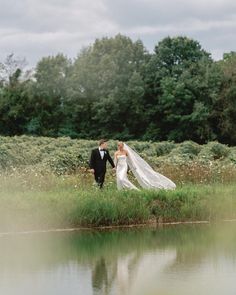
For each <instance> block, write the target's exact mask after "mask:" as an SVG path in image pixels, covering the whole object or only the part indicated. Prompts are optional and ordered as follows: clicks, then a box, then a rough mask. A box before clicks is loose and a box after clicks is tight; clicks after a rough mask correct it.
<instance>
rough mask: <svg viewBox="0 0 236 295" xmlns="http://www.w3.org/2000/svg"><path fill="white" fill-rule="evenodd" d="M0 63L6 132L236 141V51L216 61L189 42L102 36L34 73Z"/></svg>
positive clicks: (1, 120)
mask: <svg viewBox="0 0 236 295" xmlns="http://www.w3.org/2000/svg"><path fill="white" fill-rule="evenodd" d="M25 65H26V62H25V61H24V60H22V59H17V58H16V57H15V56H14V55H13V54H10V55H9V56H8V57H7V58H6V60H5V61H2V62H0V134H1V135H7V136H13V135H21V134H28V135H35V136H50V137H58V136H69V137H71V138H84V139H94V138H98V137H107V138H116V139H117V138H119V139H121V140H128V139H139V140H150V141H154V140H155V141H163V140H171V141H175V142H181V141H184V140H193V141H196V142H198V143H205V142H208V141H212V140H218V141H220V142H223V143H227V144H230V145H234V144H236V52H230V53H226V54H224V56H223V58H222V60H220V61H214V60H213V59H212V57H211V54H210V53H208V52H207V51H205V50H204V49H203V48H202V46H201V44H200V43H199V42H198V41H196V40H193V39H190V38H188V37H183V36H178V37H174V38H171V37H166V38H164V39H163V40H161V41H160V42H159V43H157V45H156V46H155V48H154V51H153V52H148V51H147V50H146V48H145V47H144V45H143V43H142V41H141V40H137V41H132V39H131V38H129V37H127V36H123V35H120V34H119V35H117V36H115V37H112V38H102V39H97V40H95V42H94V43H93V44H92V45H90V46H88V47H86V48H83V49H82V50H81V51H80V52H79V54H78V55H77V57H76V58H75V59H73V60H72V59H69V58H67V57H66V56H65V55H63V54H58V55H55V56H48V57H43V58H42V59H41V60H39V62H38V63H37V65H36V67H35V68H34V69H32V70H26V67H25Z"/></svg>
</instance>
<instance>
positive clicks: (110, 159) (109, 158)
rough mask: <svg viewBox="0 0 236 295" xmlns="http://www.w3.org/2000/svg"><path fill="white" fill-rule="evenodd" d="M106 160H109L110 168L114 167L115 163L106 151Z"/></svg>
mask: <svg viewBox="0 0 236 295" xmlns="http://www.w3.org/2000/svg"><path fill="white" fill-rule="evenodd" d="M107 160H108V161H109V163H110V164H111V166H112V168H115V164H114V162H113V160H112V158H111V156H110V154H109V152H108V151H107Z"/></svg>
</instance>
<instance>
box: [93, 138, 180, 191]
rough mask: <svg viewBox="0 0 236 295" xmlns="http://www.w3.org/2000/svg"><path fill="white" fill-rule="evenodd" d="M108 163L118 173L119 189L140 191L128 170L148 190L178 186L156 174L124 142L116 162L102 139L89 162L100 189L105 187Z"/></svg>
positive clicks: (119, 149)
mask: <svg viewBox="0 0 236 295" xmlns="http://www.w3.org/2000/svg"><path fill="white" fill-rule="evenodd" d="M107 161H109V163H110V164H111V166H112V168H113V169H114V170H115V171H116V181H117V188H118V189H136V190H137V189H138V188H137V187H136V186H135V185H134V184H133V183H132V182H130V181H129V179H128V176H127V172H128V168H129V169H130V170H131V171H132V173H133V174H134V176H135V178H136V180H137V181H138V183H139V185H140V186H141V187H143V188H146V189H175V187H176V185H175V184H174V183H173V182H172V181H171V180H170V179H168V178H167V177H165V176H164V175H162V174H160V173H157V172H155V171H154V170H153V169H152V168H151V166H150V165H149V164H148V163H147V162H146V161H145V160H144V159H142V158H141V157H140V156H139V155H138V154H137V153H136V152H135V151H134V150H133V149H131V148H130V147H129V146H128V145H127V144H125V143H123V142H118V149H117V151H116V152H115V156H114V161H113V160H112V158H111V156H110V154H109V151H108V149H107V141H106V140H104V139H101V140H100V141H99V147H98V148H97V149H94V150H92V152H91V157H90V161H89V166H90V170H91V172H92V173H94V177H95V180H96V182H97V184H98V185H99V187H100V188H102V187H103V183H104V180H105V174H106V164H107Z"/></svg>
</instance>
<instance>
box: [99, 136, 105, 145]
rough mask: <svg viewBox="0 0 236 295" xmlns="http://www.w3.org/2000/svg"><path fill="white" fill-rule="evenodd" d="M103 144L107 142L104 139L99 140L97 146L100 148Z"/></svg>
mask: <svg viewBox="0 0 236 295" xmlns="http://www.w3.org/2000/svg"><path fill="white" fill-rule="evenodd" d="M105 142H107V139H104V138H103V139H100V140H99V142H98V144H99V146H100V145H102V144H104V143H105Z"/></svg>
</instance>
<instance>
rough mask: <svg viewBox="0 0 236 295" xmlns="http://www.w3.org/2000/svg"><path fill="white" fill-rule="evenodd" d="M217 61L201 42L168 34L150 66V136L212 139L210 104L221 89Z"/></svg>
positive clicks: (172, 138) (148, 71) (147, 102)
mask: <svg viewBox="0 0 236 295" xmlns="http://www.w3.org/2000/svg"><path fill="white" fill-rule="evenodd" d="M212 66H213V60H212V59H211V57H210V54H209V53H207V52H206V51H205V50H203V49H202V47H201V45H200V44H199V42H197V41H195V40H192V39H189V38H187V37H175V38H170V37H167V38H165V39H163V40H162V41H161V42H160V43H159V44H158V45H157V46H156V47H155V53H154V54H153V56H152V58H151V60H150V62H149V63H148V64H147V67H146V76H145V77H146V79H145V81H146V88H147V96H146V108H147V112H146V114H147V120H148V121H149V122H150V124H149V126H148V127H147V132H146V135H145V138H146V139H160V140H166V139H167V140H175V141H183V140H185V139H192V140H195V141H198V142H204V141H206V140H209V139H212V138H213V137H214V134H213V133H212V131H211V128H210V123H209V122H208V121H209V116H210V113H211V109H210V105H211V104H212V99H213V98H214V96H215V93H216V92H217V83H212V70H211V67H212Z"/></svg>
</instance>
